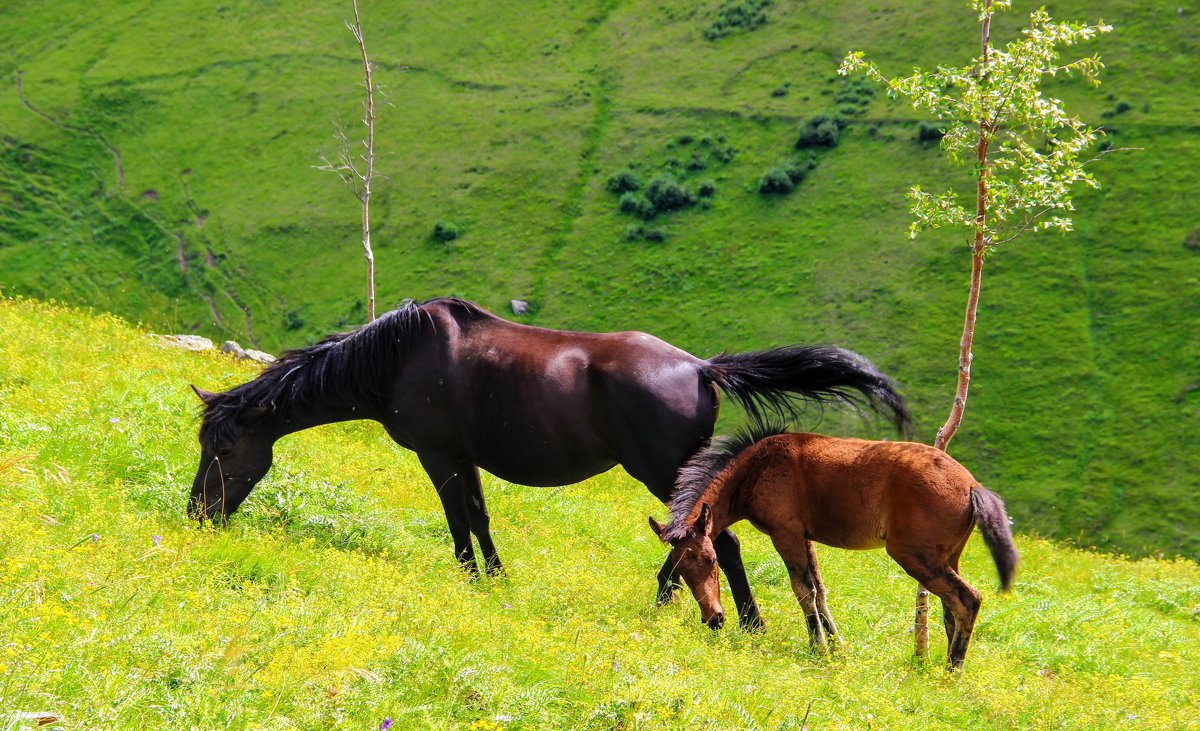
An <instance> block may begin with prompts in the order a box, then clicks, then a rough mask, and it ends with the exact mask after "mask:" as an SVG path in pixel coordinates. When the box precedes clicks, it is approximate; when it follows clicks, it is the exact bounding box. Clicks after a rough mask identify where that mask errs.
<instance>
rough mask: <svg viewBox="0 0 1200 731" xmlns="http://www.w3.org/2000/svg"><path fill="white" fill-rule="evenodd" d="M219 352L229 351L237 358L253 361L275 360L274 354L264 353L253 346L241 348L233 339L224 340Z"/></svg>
mask: <svg viewBox="0 0 1200 731" xmlns="http://www.w3.org/2000/svg"><path fill="white" fill-rule="evenodd" d="M221 352H222V353H229V354H230V355H232V356H233V357H234V358H237V359H238V360H252V361H254V362H255V363H274V362H275V356H273V355H271V354H269V353H264V352H262V351H261V350H254V349H253V348H243V347H242V346H240V345H238V344H237V342H235V341H233V340H226V341H225V342H223V343H221Z"/></svg>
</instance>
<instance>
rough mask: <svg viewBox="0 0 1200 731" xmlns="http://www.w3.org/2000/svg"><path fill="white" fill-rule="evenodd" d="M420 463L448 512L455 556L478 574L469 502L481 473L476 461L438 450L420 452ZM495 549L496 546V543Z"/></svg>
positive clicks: (465, 567)
mask: <svg viewBox="0 0 1200 731" xmlns="http://www.w3.org/2000/svg"><path fill="white" fill-rule="evenodd" d="M417 458H418V459H420V461H421V466H422V467H424V468H425V472H426V474H428V475H429V479H430V481H432V482H433V487H434V489H436V490H437V494H438V498H439V499H440V500H441V501H442V510H443V511H444V512H445V513H446V524H447V525H448V526H449V528H450V537H451V538H452V539H453V540H454V557H455V558H457V559H458V562H459V563H460V564H462V567H463V568H464V569H466V570H467V573H469V574H470V575H471V576H472V577H473V578H474V577H478V576H479V565H478V564H477V563H476V562H475V549H474V547H473V546H472V545H471V511H470V503H469V495H470V484H471V480H472V478H473V479H474V480H475V481H476V482H478V480H479V473H478V472H477V471H476V468H475V466H474V465H471V464H464V463H462V462H461V461H458V460H455V459H452V458H447V457H444V456H442V455H438V454H430V453H427V452H426V453H422V452H418V453H417ZM493 550H495V549H494V547H493Z"/></svg>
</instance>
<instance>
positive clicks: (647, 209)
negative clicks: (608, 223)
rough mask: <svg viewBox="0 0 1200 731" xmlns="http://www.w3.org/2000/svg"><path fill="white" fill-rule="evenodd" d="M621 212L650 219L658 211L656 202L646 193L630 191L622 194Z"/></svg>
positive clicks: (646, 219)
mask: <svg viewBox="0 0 1200 731" xmlns="http://www.w3.org/2000/svg"><path fill="white" fill-rule="evenodd" d="M618 206H619V208H620V211H621V213H627V214H629V215H631V216H637V217H638V218H640V219H643V220H645V221H649V220H650V219H651V218H654V215H655V214H656V213H658V210H657V209H656V208H655V206H654V204H653V203H651V202H650V201H649V200H647V199H646V196H644V195H638V194H637V193H633V192H629V193H625V194H624V195H622V196H621V201H620V203H619V204H618Z"/></svg>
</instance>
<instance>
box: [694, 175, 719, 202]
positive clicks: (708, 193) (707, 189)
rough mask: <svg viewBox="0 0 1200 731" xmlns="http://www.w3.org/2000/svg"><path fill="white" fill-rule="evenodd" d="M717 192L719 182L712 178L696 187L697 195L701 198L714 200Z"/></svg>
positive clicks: (702, 181) (706, 179)
mask: <svg viewBox="0 0 1200 731" xmlns="http://www.w3.org/2000/svg"><path fill="white" fill-rule="evenodd" d="M716 192H717V182H716V181H715V180H713V179H712V178H705V179H704V180H701V181H700V185H699V186H697V187H696V195H698V196H700V197H701V198H712V197H713V195H714V194H715V193H716Z"/></svg>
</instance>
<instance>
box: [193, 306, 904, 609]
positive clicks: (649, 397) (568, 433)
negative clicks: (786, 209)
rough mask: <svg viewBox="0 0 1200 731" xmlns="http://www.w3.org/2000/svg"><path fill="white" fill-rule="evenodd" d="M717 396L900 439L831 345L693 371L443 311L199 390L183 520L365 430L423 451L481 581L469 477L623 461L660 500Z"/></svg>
mask: <svg viewBox="0 0 1200 731" xmlns="http://www.w3.org/2000/svg"><path fill="white" fill-rule="evenodd" d="M714 384H715V385H714ZM716 386H720V387H721V388H723V389H724V390H725V391H726V392H727V393H729V394H730V395H732V396H733V397H734V398H735V399H737V400H738V401H739V402H740V403H741V404H742V405H743V406H744V407H745V408H746V409H747V411H748V412H749V414H750V415H751V417H753V418H754V419H756V420H761V419H762V418H763V417H764V415H766V414H771V413H786V412H790V411H792V407H793V406H795V405H796V401H795V399H800V400H809V401H815V402H818V403H823V402H831V403H842V404H851V405H859V404H863V403H868V404H870V405H871V406H872V407H874V408H876V409H877V410H886V411H887V412H888V413H889V414H890V415H891V416H892V417H893V418H894V420H895V421H896V423H897V425H900V426H903V425H905V424H906V423H907V420H908V414H907V412H906V411H905V408H904V404H903V402H902V401H901V399H900V397H899V396H898V395H897V394H896V391H895V389H894V387H893V385H892V383H891V381H890V380H888V379H887V378H886V377H885V376H884V375H882V374H881V373H879V372H878V371H877V370H876V369H875V368H874V367H873V366H872V365H871V364H870V363H869V362H867V361H866V360H864V359H863V358H862V357H860V356H858V355H856V354H854V353H852V352H850V351H846V350H842V349H840V348H834V347H827V346H816V347H790V348H780V349H777V350H769V351H765V352H761V353H744V354H734V355H718V356H716V357H714V358H710V359H709V360H700V359H699V358H695V357H693V356H691V355H689V354H687V353H685V352H684V351H682V350H680V349H679V348H676V347H674V346H672V345H669V344H667V343H665V342H663V341H661V340H659V339H657V338H654V337H651V336H650V335H646V334H643V333H635V332H627V333H613V334H606V335H598V334H592V333H577V332H566V331H558V330H546V329H543V328H537V327H529V326H526V325H518V324H515V323H511V322H507V321H505V320H502V319H500V318H498V317H496V316H494V315H492V314H490V313H488V312H486V311H484V310H482V309H480V308H479V307H478V306H476V305H474V304H472V303H470V302H465V301H463V300H456V299H435V300H430V301H428V302H423V303H421V304H414V303H410V304H407V305H404V306H402V307H400V308H398V309H396V310H394V311H392V312H389V313H387V314H385V315H383V316H382V317H380V318H379V319H378V320H376V321H375V322H372V323H371V324H369V325H365V326H363V327H361V328H359V329H357V330H355V331H353V332H350V333H345V334H340V335H333V336H331V337H328V338H326V339H325V340H323V341H321V342H320V343H317V344H316V345H313V346H310V347H306V348H301V349H299V350H293V351H290V352H288V353H285V354H284V355H283V356H282V357H281V358H280V359H279V360H278V361H276V362H275V363H273V364H271V365H270V366H269V367H268V368H267V369H266V370H265V371H263V373H262V375H260V376H259V377H258V378H256V379H254V380H253V381H250V382H249V383H245V384H243V385H241V386H238V387H236V388H233V389H231V390H229V391H226V392H225V393H219V394H213V393H207V392H205V391H201V390H199V389H197V391H196V393H197V395H199V396H200V398H201V400H203V401H204V404H205V411H204V418H203V423H202V424H201V426H200V467H199V469H198V470H197V472H196V479H195V481H194V483H193V485H192V492H191V499H190V501H189V502H188V512H189V514H191V515H193V516H194V517H197V518H200V519H220V520H224V519H226V518H228V517H229V515H230V514H231V513H233V511H235V510H237V508H238V506H239V505H240V504H241V503H242V501H243V500H244V499H245V498H246V495H247V494H249V492H250V490H251V488H253V487H254V485H255V484H256V483H257V482H258V481H259V480H260V479H262V477H263V476H264V475H265V474H266V473H267V470H268V469H269V468H270V466H271V449H272V445H273V444H274V443H275V441H276V440H278V439H279V438H280V437H282V436H284V435H286V434H290V433H292V432H295V431H299V430H301V429H307V428H309V427H312V426H316V425H318V424H326V423H329V422H335V421H346V420H350V419H372V420H374V421H377V422H379V423H381V424H382V425H383V427H384V429H386V430H387V432H388V434H389V435H390V436H391V437H392V439H394V440H396V442H397V443H399V444H400V445H401V446H403V447H405V448H407V449H411V450H413V451H414V452H416V453H417V457H418V458H419V459H420V461H421V465H422V466H423V467H424V468H425V471H426V472H427V473H428V474H429V478H430V480H432V481H433V485H434V487H435V488H436V489H437V492H438V496H439V497H440V498H441V501H442V507H443V508H444V509H445V512H446V520H447V522H448V523H449V525H450V533H451V535H452V536H453V539H454V553H455V555H456V556H457V557H458V559H459V560H460V561H461V562H462V563H463V564H464V565H465V566H466V567H467V568H468V570H470V571H471V572H473V573H476V572H477V569H476V563H475V554H474V549H473V548H472V546H471V534H472V533H474V534H475V537H476V538H477V539H478V541H479V547H480V549H481V550H482V552H483V557H484V561H485V565H486V567H487V569H488V570H489V571H498V570H499V569H500V559H499V557H498V556H497V554H496V547H495V545H494V544H493V543H492V538H491V535H490V534H489V530H488V513H487V509H486V508H485V505H484V500H483V492H482V490H481V488H480V483H479V470H478V468H479V467H482V468H483V469H486V470H487V471H489V472H491V473H493V474H495V475H497V476H499V477H501V478H503V479H505V480H508V481H510V482H515V483H519V484H524V485H565V484H569V483H573V482H578V481H580V480H583V479H585V478H587V477H591V476H592V475H595V474H598V473H600V472H604V471H605V470H607V469H609V468H610V467H613V466H614V465H617V464H621V465H623V466H624V467H625V469H626V470H627V471H628V472H629V474H631V475H633V476H634V477H635V478H637V479H638V480H641V481H642V482H643V483H645V484H646V486H647V487H648V488H650V491H651V492H652V493H654V495H655V496H657V497H658V498H659V499H660V500H663V501H664V502H665V501H666V500H667V498H668V497H669V496H670V491H671V487H672V486H673V484H674V482H675V473H676V471H677V470H678V468H679V466H680V465H682V464H683V463H684V461H686V460H687V458H688V457H689V456H691V454H692V453H693V452H695V451H696V450H697V449H698V448H700V446H702V445H703V444H704V443H705V440H707V439H708V438H709V437H710V436H711V435H712V429H713V423H714V420H715V419H716V417H717V407H718V393H717V389H716ZM716 546H717V551H718V552H719V553H720V555H721V562H722V566H723V567H724V568H725V571H726V576H727V577H728V578H729V583H730V588H731V589H732V590H733V592H734V597H735V599H736V601H737V604H738V607H739V609H740V612H741V614H740V616H741V617H742V618H743V620H744V621H746V622H747V623H749V624H757V623H758V622H759V617H758V610H757V608H756V607H755V606H754V601H753V598H752V596H751V594H750V587H749V585H748V583H747V582H746V577H745V571H744V569H743V568H742V563H741V556H740V553H739V550H738V545H737V539H736V538H735V537H734V536H733V534H732V533H728V532H721V533H720V534H719V535H718V536H717V538H716ZM658 579H659V596H660V599H664V600H665V599H669V598H670V596H671V595H672V593H673V591H674V589H675V588H676V587H677V586H678V584H677V580H678V577H677V575H674V574H673V573H672V572H671V571H670V567H669V566H665V565H664V569H663V571H661V572H660V573H659V577H658Z"/></svg>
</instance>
